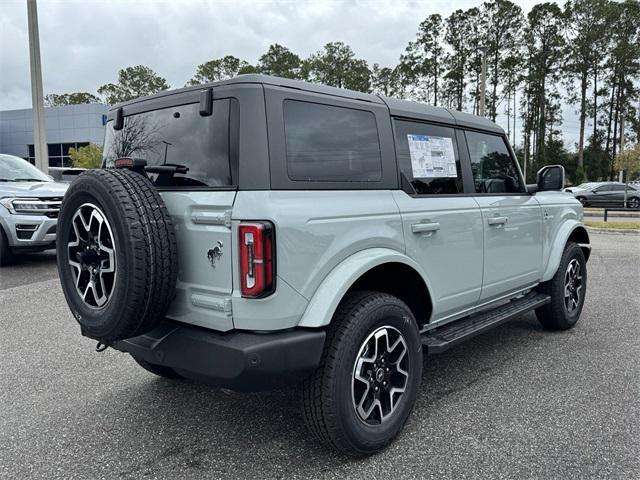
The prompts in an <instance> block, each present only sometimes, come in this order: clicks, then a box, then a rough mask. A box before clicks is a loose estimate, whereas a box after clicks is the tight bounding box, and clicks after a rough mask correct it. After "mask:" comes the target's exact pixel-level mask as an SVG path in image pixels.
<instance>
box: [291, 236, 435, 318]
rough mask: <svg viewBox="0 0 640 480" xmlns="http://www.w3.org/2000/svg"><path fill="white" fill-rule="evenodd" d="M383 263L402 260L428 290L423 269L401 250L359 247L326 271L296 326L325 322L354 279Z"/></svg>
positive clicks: (331, 315)
mask: <svg viewBox="0 0 640 480" xmlns="http://www.w3.org/2000/svg"><path fill="white" fill-rule="evenodd" d="M383 263H403V264H405V265H407V266H409V267H411V268H413V269H414V270H415V271H416V272H418V274H419V275H420V276H421V277H422V279H423V281H424V283H425V285H426V286H427V291H428V292H430V291H431V289H430V288H429V287H430V284H429V281H428V278H427V276H426V275H425V272H424V271H423V270H422V268H420V266H419V265H418V264H417V263H416V262H415V261H413V260H412V259H411V258H409V257H407V256H406V255H404V254H403V253H400V252H397V251H395V250H392V249H389V248H369V249H366V250H361V251H359V252H357V253H355V254H353V255H351V256H350V257H349V258H347V259H346V260H343V261H342V262H341V263H339V264H338V265H337V266H336V267H335V268H334V269H333V270H331V272H329V274H328V275H327V276H326V278H325V279H324V280H323V281H322V283H321V284H320V286H319V287H318V289H317V290H316V292H315V293H314V295H313V297H312V298H311V301H310V302H309V304H308V305H307V308H306V310H305V312H304V314H303V315H302V318H301V319H300V323H299V324H298V326H300V327H312V328H317V327H324V326H325V325H328V324H329V323H330V322H331V318H332V317H333V314H334V313H335V311H336V308H338V304H339V303H340V300H342V298H343V297H344V295H345V293H347V291H348V290H349V288H351V286H352V285H353V284H354V283H355V282H356V280H358V279H359V278H360V277H361V276H362V275H363V274H365V273H366V272H368V271H369V270H371V269H372V268H374V267H377V266H378V265H382V264H383ZM429 295H430V294H429ZM432 300H433V299H432Z"/></svg>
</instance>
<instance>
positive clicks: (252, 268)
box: [238, 222, 275, 298]
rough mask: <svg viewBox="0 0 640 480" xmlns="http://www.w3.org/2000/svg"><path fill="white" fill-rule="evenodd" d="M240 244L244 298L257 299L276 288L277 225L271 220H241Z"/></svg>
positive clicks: (241, 285)
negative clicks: (275, 235)
mask: <svg viewBox="0 0 640 480" xmlns="http://www.w3.org/2000/svg"><path fill="white" fill-rule="evenodd" d="M238 242H239V244H240V290H241V293H242V296H243V297H247V298H258V297H265V296H267V295H269V294H271V293H273V291H274V289H275V281H274V279H275V261H274V256H275V241H274V228H273V225H272V224H271V223H269V222H242V223H240V225H239V227H238Z"/></svg>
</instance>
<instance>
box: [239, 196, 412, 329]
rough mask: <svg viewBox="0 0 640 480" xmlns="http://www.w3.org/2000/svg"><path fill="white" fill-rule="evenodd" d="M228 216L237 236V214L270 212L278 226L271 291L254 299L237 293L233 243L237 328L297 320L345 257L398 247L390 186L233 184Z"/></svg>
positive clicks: (265, 215) (258, 216) (263, 216)
mask: <svg viewBox="0 0 640 480" xmlns="http://www.w3.org/2000/svg"><path fill="white" fill-rule="evenodd" d="M232 217H233V224H234V228H233V229H232V231H233V232H234V235H236V236H237V233H236V232H237V224H238V223H239V222H240V221H242V220H269V221H271V222H272V223H273V224H274V225H275V227H276V268H277V278H276V293H275V294H274V295H272V296H270V297H267V298H265V299H262V300H257V301H256V300H250V299H249V300H248V299H243V298H242V297H241V295H240V292H239V289H238V287H239V278H238V267H237V265H238V259H237V249H233V252H234V260H233V263H234V282H233V285H234V291H233V296H232V300H233V321H234V326H235V328H240V329H252V330H262V329H264V330H273V329H281V328H290V327H293V326H296V325H297V324H298V322H299V321H300V318H301V317H302V314H303V313H304V311H305V309H306V306H307V304H308V303H309V300H310V299H311V298H312V297H313V295H314V293H315V292H316V290H317V289H318V287H319V285H320V283H321V282H322V281H323V280H324V279H325V277H326V276H327V275H328V274H329V272H331V271H332V270H333V269H334V268H335V267H336V266H337V265H338V264H340V263H341V262H342V261H343V260H345V259H347V258H348V257H350V256H351V255H353V254H355V253H357V252H359V251H362V250H366V249H370V248H375V247H380V248H387V249H390V250H393V251H397V252H401V253H404V237H403V233H402V222H401V219H400V213H399V212H398V207H397V205H396V203H395V202H394V200H393V196H392V193H391V191H390V190H360V191H356V190H353V191H348V190H332V191H309V190H307V191H302V190H301V191H277V190H274V191H239V192H238V194H237V197H236V201H235V204H234V207H233V213H232ZM233 241H234V245H235V244H237V241H238V239H237V238H235V239H234V240H233Z"/></svg>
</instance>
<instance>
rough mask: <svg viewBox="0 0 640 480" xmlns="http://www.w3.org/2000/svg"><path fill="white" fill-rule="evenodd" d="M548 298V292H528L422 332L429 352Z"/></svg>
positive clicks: (501, 321)
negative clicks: (499, 304) (546, 293)
mask: <svg viewBox="0 0 640 480" xmlns="http://www.w3.org/2000/svg"><path fill="white" fill-rule="evenodd" d="M550 301H551V299H550V297H549V295H544V294H542V293H538V292H531V293H528V294H527V295H525V296H524V297H521V298H518V299H516V300H512V301H510V302H509V303H507V304H505V305H501V306H499V307H496V308H493V309H491V310H487V311H484V312H480V313H476V314H474V315H471V316H469V317H465V318H462V319H460V320H456V321H455V322H452V323H450V324H448V325H443V326H442V327H440V328H436V329H434V330H430V331H429V332H427V333H424V334H423V335H422V345H424V346H425V347H426V348H427V351H428V353H430V354H432V353H441V352H444V351H445V350H448V349H449V348H450V347H452V346H454V345H456V344H458V343H461V342H462V341H463V340H467V339H469V338H471V337H475V336H476V335H479V334H480V333H483V332H486V331H487V330H489V329H491V328H493V327H497V326H498V325H501V324H503V323H506V322H508V321H509V320H513V319H514V318H516V317H518V316H520V315H522V314H523V313H526V312H528V311H530V310H534V309H536V308H538V307H541V306H542V305H545V304H547V303H549V302H550Z"/></svg>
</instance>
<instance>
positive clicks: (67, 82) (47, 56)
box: [0, 0, 576, 140]
mask: <svg viewBox="0 0 640 480" xmlns="http://www.w3.org/2000/svg"><path fill="white" fill-rule="evenodd" d="M0 3H1V6H0V110H7V109H16V108H29V107H30V106H31V94H30V83H29V50H28V43H29V42H28V33H27V8H26V0H0ZM515 3H517V4H518V5H520V6H521V7H522V8H523V10H524V11H525V13H527V12H528V11H529V9H530V8H531V7H532V6H533V5H534V4H535V3H537V2H535V1H531V0H524V1H517V0H516V1H515ZM480 4H481V1H480V0H449V1H442V0H423V1H406V2H394V1H391V0H388V1H385V0H380V1H374V0H369V1H364V0H362V1H332V0H325V1H303V0H299V1H277V2H276V1H253V2H249V1H238V2H230V1H171V2H169V1H166V2H165V1H157V0H155V1H151V0H147V1H144V0H136V1H134V0H130V1H122V0H120V1H118V0H109V1H107V0H102V1H89V0H80V1H71V0H63V1H60V0H59V1H52V0H39V1H38V17H39V23H40V48H41V53H42V71H43V82H44V92H45V94H46V93H65V92H74V91H87V92H92V93H95V91H96V89H97V88H98V87H99V86H100V85H102V84H104V83H107V82H114V81H116V79H117V72H118V70H119V69H120V68H123V67H127V66H132V65H140V64H142V65H147V66H149V67H151V68H153V69H154V70H155V71H156V72H157V73H158V74H160V75H161V76H163V77H165V78H166V79H167V80H168V82H169V84H170V85H171V86H172V87H174V88H175V87H181V86H183V85H184V84H185V82H186V81H187V80H188V79H189V78H191V76H192V75H193V73H194V72H195V68H196V66H197V65H198V64H201V63H203V62H205V61H207V60H211V59H213V58H217V57H221V56H223V55H227V54H230V55H235V56H236V57H239V58H242V59H245V60H247V61H249V62H250V63H255V62H256V61H257V60H258V58H259V57H260V55H262V54H263V53H264V52H265V51H266V50H267V48H268V47H269V45H270V44H272V43H280V44H282V45H285V46H287V47H288V48H290V49H291V50H293V51H294V52H295V53H297V54H298V55H300V56H301V57H306V56H308V55H309V54H311V53H314V52H316V51H317V50H319V49H321V48H322V46H323V45H324V44H326V43H327V42H330V41H338V40H339V41H343V42H345V43H347V44H349V45H351V47H352V48H353V50H354V51H355V53H356V55H357V56H358V57H359V58H364V59H365V60H367V62H368V63H369V65H373V64H374V63H379V64H381V65H383V66H389V67H393V66H394V65H395V64H396V63H397V61H398V58H399V56H400V54H401V53H402V51H403V50H404V48H405V47H406V45H407V43H408V42H409V41H410V40H412V39H413V38H414V36H415V33H416V31H417V28H418V24H419V23H420V22H421V21H422V20H423V19H424V18H425V17H426V16H427V15H429V14H431V13H440V14H441V15H443V17H445V16H447V15H449V14H450V13H451V12H452V11H453V10H456V9H458V8H463V9H466V8H469V7H472V6H477V5H480ZM564 110H565V115H564V116H565V125H564V127H563V130H565V131H566V135H565V140H570V139H571V138H572V137H573V136H574V135H575V133H574V132H575V129H576V121H575V116H574V114H573V109H572V108H568V109H567V108H565V109H564Z"/></svg>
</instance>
